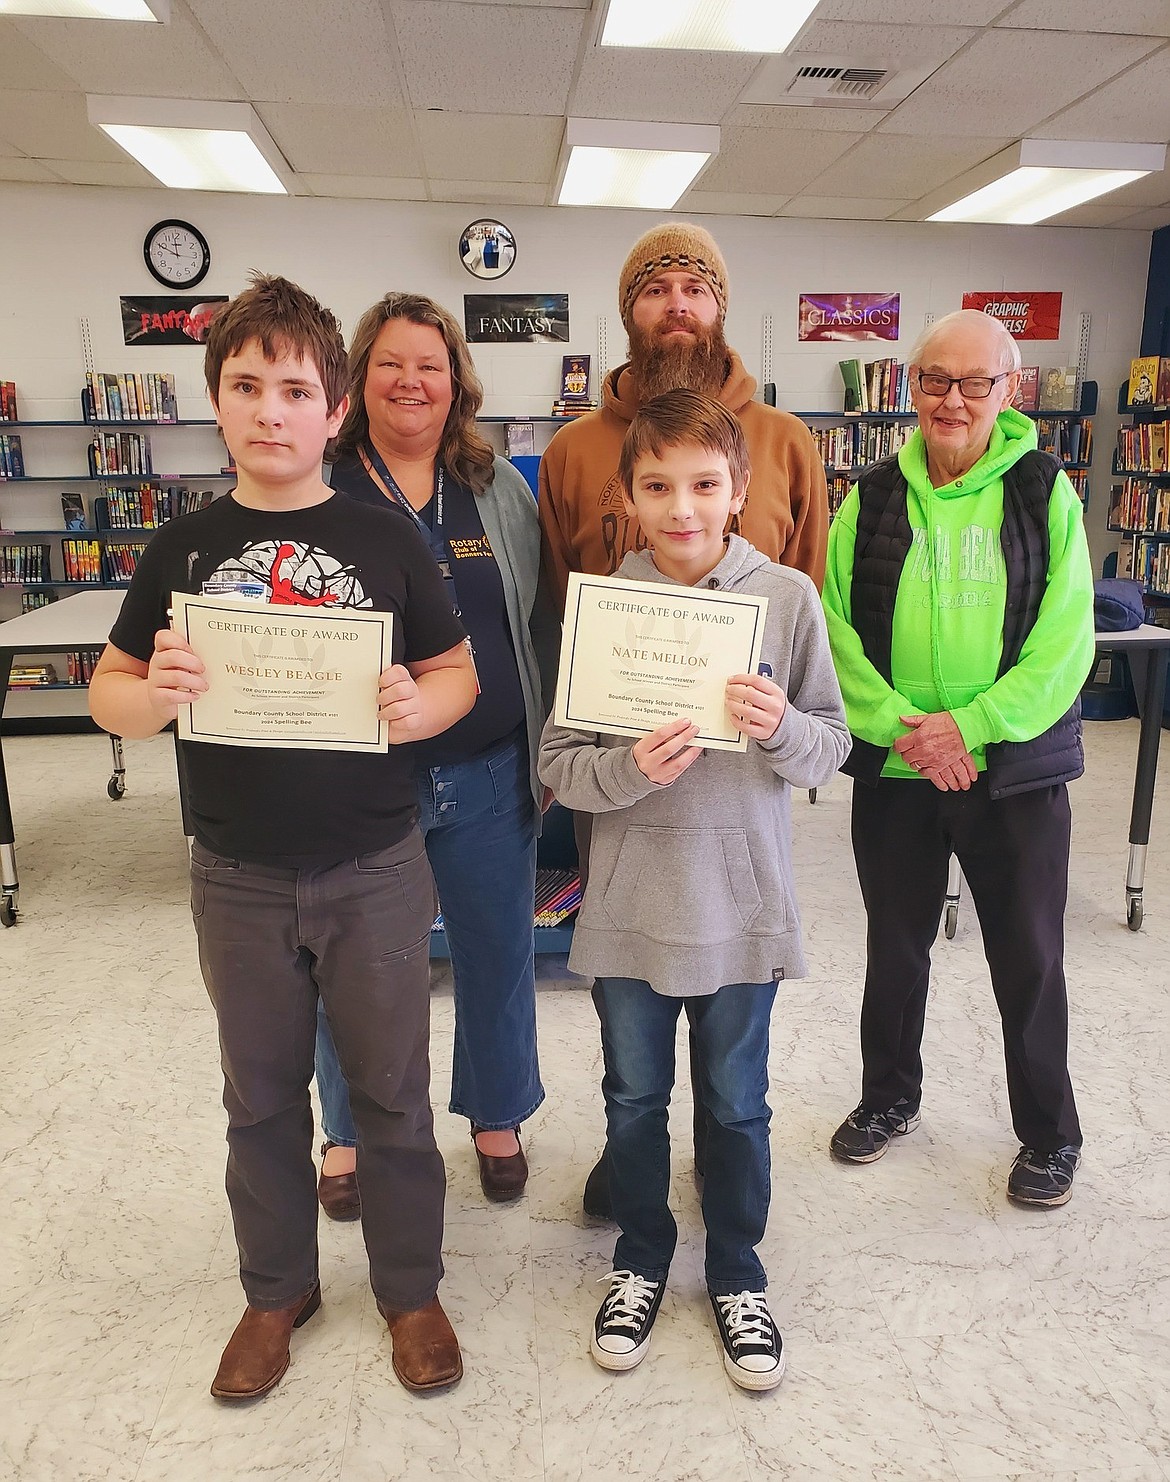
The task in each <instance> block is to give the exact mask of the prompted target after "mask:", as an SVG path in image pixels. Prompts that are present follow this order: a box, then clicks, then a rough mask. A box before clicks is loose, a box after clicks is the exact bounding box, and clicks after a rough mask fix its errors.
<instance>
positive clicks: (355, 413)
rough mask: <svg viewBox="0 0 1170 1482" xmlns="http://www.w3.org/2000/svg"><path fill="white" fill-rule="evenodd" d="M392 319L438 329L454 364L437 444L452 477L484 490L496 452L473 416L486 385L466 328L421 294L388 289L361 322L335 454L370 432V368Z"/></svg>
mask: <svg viewBox="0 0 1170 1482" xmlns="http://www.w3.org/2000/svg"><path fill="white" fill-rule="evenodd" d="M392 319H405V320H406V321H407V323H408V324H421V325H425V326H429V328H431V329H437V330H438V331H439V334H440V335H442V337H443V343H444V345H446V347H447V358H448V360H449V361H450V362H451V390H452V392H453V396H452V400H451V409H450V411H449V412H448V413H447V421H446V424H445V426H444V427H443V438H442V441H441V442H440V444H439V461H440V462H441V463H442V465H443V467H444V468H445V469H446V470H447V472H448V473H449V474H450V475H451V477H452V478H454V479H458V481H459V482H460V483H461V484H464V485H465V486H466V487H467V488H469V489H470V490H471V492H472V493H473V494H482V493H483V491H484V490H485V489H486V488H487V486H488V485H489V484H490V483H491V481H492V473H493V465H494V463H495V456H496V455H495V451H494V449H493V448H492V445H491V444H490V443H489V442H487V441H485V439H484V438H482V437H481V436H480V435H479V433H478V432H477V431H476V428H475V417H476V413H477V412H478V411H479V409H480V407H481V406H482V405H483V383H482V382H481V381H480V379H479V377H478V376H477V375H476V373H475V365H474V364H473V362H472V359H471V351H470V350H469V349H468V348H467V341H466V340H465V339H464V337H463V331H462V330H461V329H460V328H459V325H458V324H457V323H456V322H455V320H454V318H453V317H452V315H450V314H449V313H448V312H447V310H446V309H444V308H443V307H442V305H441V304H437V303H436V302H435V301H434V299H433V298H427V297H426V295H425V294H421V293H387V294H384V295H383V296H382V297H381V298H380V299H379V300H378V302H377V303H376V304H374V305H373V307H372V308H369V309H367V310H366V312H365V313H364V314H363V315H362V317H361V318H360V319H359V320H358V324H357V328H356V329H355V330H354V332H353V339H352V340H351V341H350V346H349V411H348V412H346V414H345V421H344V422H343V423H342V424H341V430H340V432H338V434H337V455H335V456H339V455H340V454H342V453H352V452H356V450H357V449H358V448H359V447H361V445H362V444H363V443H364V442H366V441H367V440H368V439H369V436H370V417H369V413H368V412H367V411H366V372H367V371H368V370H369V366H370V353H371V351H372V350H373V348H374V341H375V340H376V339H377V338H378V335H379V334H380V333H381V331H382V326H383V325H384V324H389V322H390V321H391V320H392Z"/></svg>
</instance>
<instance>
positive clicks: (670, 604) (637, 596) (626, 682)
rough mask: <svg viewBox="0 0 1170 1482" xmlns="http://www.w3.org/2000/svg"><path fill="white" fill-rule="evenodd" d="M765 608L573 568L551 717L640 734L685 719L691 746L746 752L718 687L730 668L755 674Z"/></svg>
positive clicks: (761, 600)
mask: <svg viewBox="0 0 1170 1482" xmlns="http://www.w3.org/2000/svg"><path fill="white" fill-rule="evenodd" d="M767 610H768V599H767V598H766V597H750V596H748V595H746V594H745V593H740V592H735V593H731V592H717V591H707V590H705V589H702V588H694V587H676V586H666V585H662V586H658V585H651V584H649V583H647V582H640V581H639V582H634V581H623V580H622V579H621V578H620V577H614V576H582V575H581V574H580V573H579V572H574V573H573V574H572V575H570V577H569V592H568V597H567V599H566V602H565V627H564V637H563V640H562V643H561V665H560V673H559V675H558V678H557V700H556V708H555V710H554V712H553V715H554V719H555V721H556V723H557V725H559V726H565V727H567V728H568V729H570V730H578V731H608V732H609V733H610V734H611V735H617V736H646V735H649V733H650V732H651V731H656V730H657V729H658V727H659V726H661V725H665V724H666V722H667V721H671V720H678V719H683V718H686V719H688V720H692V721H694V722H695V723H696V724H697V725H698V727H699V734H698V735H697V736H696V737H695V739H694V741H693V742H692V743H691V744H692V745H694V746H706V747H710V748H711V749H712V750H715V751H746V750H747V744H748V743H747V737H746V736H744V735H741V734H740V732H739V731H738V730H736V728H735V726H734V725H733V724H732V720H731V715H730V713H729V711H728V709H727V701H726V693H725V692H726V688H727V681H728V680H729V679H730V678H731V676H732V675H733V674H754V673H755V672H756V668H757V666H758V664H759V661H760V649H761V646H762V644H763V638H764V618H765V616H766V614H767Z"/></svg>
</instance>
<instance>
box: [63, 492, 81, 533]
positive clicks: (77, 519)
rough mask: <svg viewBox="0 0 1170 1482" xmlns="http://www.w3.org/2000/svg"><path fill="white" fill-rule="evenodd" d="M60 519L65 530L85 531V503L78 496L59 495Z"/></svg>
mask: <svg viewBox="0 0 1170 1482" xmlns="http://www.w3.org/2000/svg"><path fill="white" fill-rule="evenodd" d="M61 518H62V519H63V520H64V522H65V528H66V530H84V529H86V523H85V501H84V499H82V497H81V495H80V494H62V495H61Z"/></svg>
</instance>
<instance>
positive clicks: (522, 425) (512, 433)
mask: <svg viewBox="0 0 1170 1482" xmlns="http://www.w3.org/2000/svg"><path fill="white" fill-rule="evenodd" d="M504 452H505V453H506V454H507V456H508V457H509V458H528V457H532V456H533V455H535V453H536V428H535V427H534V426H533V425H532V423H531V422H509V423H507V425H506V426H505V428H504Z"/></svg>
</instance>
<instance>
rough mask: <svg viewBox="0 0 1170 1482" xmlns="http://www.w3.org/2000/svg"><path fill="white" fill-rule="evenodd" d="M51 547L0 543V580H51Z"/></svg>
mask: <svg viewBox="0 0 1170 1482" xmlns="http://www.w3.org/2000/svg"><path fill="white" fill-rule="evenodd" d="M50 554H51V547H49V546H47V545H0V582H26V581H52V580H53V573H52V569H51V565H50V559H49V558H50Z"/></svg>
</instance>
